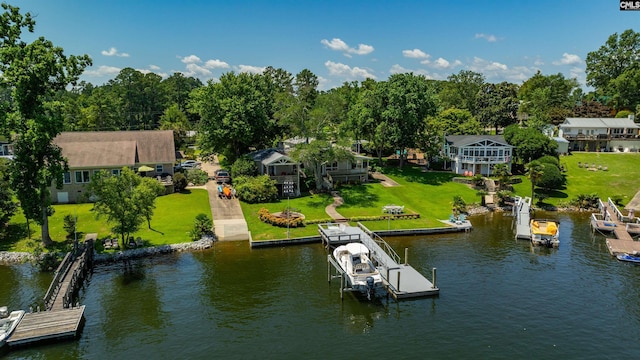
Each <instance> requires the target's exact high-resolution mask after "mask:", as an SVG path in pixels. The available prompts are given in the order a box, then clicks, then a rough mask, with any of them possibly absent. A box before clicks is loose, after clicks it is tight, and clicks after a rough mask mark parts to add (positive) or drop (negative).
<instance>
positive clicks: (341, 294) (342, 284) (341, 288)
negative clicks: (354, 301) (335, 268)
mask: <svg viewBox="0 0 640 360" xmlns="http://www.w3.org/2000/svg"><path fill="white" fill-rule="evenodd" d="M343 299H344V274H340V300H343Z"/></svg>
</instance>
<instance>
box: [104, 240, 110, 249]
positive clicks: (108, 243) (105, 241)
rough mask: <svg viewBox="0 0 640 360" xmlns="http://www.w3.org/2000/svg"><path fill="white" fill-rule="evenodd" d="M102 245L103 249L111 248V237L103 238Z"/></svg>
mask: <svg viewBox="0 0 640 360" xmlns="http://www.w3.org/2000/svg"><path fill="white" fill-rule="evenodd" d="M102 247H103V248H104V249H105V250H108V249H111V239H109V238H107V239H103V240H102Z"/></svg>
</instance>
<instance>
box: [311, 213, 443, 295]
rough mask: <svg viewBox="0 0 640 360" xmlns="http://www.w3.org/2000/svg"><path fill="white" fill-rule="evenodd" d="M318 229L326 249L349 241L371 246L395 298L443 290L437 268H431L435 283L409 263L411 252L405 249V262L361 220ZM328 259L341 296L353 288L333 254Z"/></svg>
mask: <svg viewBox="0 0 640 360" xmlns="http://www.w3.org/2000/svg"><path fill="white" fill-rule="evenodd" d="M318 231H319V232H320V235H321V237H322V242H323V244H325V246H326V247H327V248H330V247H334V246H338V245H343V244H347V243H350V242H361V243H363V244H364V245H365V246H366V247H367V248H368V249H369V252H370V254H369V256H370V258H371V259H372V260H373V261H374V263H375V265H376V268H377V269H378V271H379V272H380V274H381V275H382V279H383V282H384V284H385V287H386V289H387V291H388V293H389V294H390V295H391V296H393V298H394V299H396V300H399V299H408V298H418V297H426V296H434V295H438V294H439V293H440V289H438V287H437V286H436V269H435V268H433V269H432V280H433V283H432V282H431V281H429V280H428V279H427V278H426V277H424V276H423V275H422V274H420V272H418V271H417V270H416V269H414V268H413V267H412V266H411V265H409V264H408V262H407V257H408V251H407V250H406V249H405V261H404V263H402V261H401V260H400V256H398V254H397V253H396V252H395V250H393V248H391V246H389V244H387V243H386V242H385V241H384V240H383V239H382V238H380V237H379V236H378V235H377V234H375V233H374V232H372V231H370V230H368V229H367V228H366V227H364V226H363V225H362V224H361V223H358V226H357V227H356V226H348V225H345V224H335V223H329V224H319V225H318ZM327 262H328V266H327V272H328V278H329V281H331V278H332V275H331V268H332V267H333V268H334V269H335V271H337V273H338V276H340V278H341V286H340V296H342V294H343V292H345V291H350V289H348V288H346V287H345V286H346V285H345V284H346V282H345V281H344V273H343V271H342V268H341V267H340V266H339V265H338V264H337V263H336V262H335V260H334V259H333V258H332V257H331V255H330V254H329V255H328V256H327Z"/></svg>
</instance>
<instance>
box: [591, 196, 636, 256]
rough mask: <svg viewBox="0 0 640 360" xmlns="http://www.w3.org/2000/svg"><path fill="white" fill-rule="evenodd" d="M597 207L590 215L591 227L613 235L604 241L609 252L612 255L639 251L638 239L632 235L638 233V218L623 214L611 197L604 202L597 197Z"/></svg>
mask: <svg viewBox="0 0 640 360" xmlns="http://www.w3.org/2000/svg"><path fill="white" fill-rule="evenodd" d="M598 207H599V212H598V213H594V214H592V215H591V228H592V229H593V231H596V230H597V231H600V232H603V233H608V234H613V235H614V236H615V238H607V239H606V241H605V242H606V244H607V249H608V250H609V253H611V255H614V256H615V255H619V254H637V253H640V241H635V240H633V236H632V235H640V223H639V221H638V220H639V219H638V218H636V217H630V216H628V215H624V214H623V213H622V212H621V211H620V210H619V209H618V207H617V206H616V204H615V203H614V202H613V201H612V200H611V198H608V199H607V202H606V203H605V202H603V201H602V200H600V199H598Z"/></svg>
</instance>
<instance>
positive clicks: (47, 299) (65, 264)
mask: <svg viewBox="0 0 640 360" xmlns="http://www.w3.org/2000/svg"><path fill="white" fill-rule="evenodd" d="M72 263H73V254H72V253H71V252H68V253H67V254H66V255H65V256H64V259H62V262H61V263H60V265H59V266H58V269H56V272H55V274H54V275H53V280H52V281H51V284H50V285H49V289H48V290H47V293H46V294H45V295H44V307H45V309H47V310H51V307H52V306H53V303H54V302H55V300H56V296H57V295H58V291H59V290H60V285H61V284H62V279H64V276H65V275H66V274H67V272H68V271H69V267H70V266H71V264H72Z"/></svg>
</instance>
